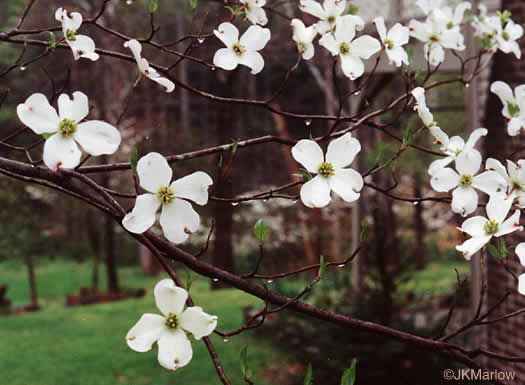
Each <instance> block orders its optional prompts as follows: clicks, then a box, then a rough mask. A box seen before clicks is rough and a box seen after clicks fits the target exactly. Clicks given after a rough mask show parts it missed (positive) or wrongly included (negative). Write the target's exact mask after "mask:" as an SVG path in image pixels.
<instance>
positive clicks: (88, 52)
mask: <svg viewBox="0 0 525 385" xmlns="http://www.w3.org/2000/svg"><path fill="white" fill-rule="evenodd" d="M55 19H56V20H57V21H59V22H60V23H61V24H62V32H63V33H64V39H65V40H66V43H67V44H68V45H69V47H70V48H71V51H73V57H74V58H75V60H78V59H80V58H81V57H85V58H87V59H91V60H93V61H95V60H98V58H99V55H98V54H97V53H96V52H95V42H94V41H93V40H92V39H91V38H90V37H88V36H84V35H77V30H78V29H79V28H80V26H81V25H82V15H81V14H80V13H78V12H71V17H69V16H68V14H67V11H66V10H65V9H63V8H58V9H57V10H56V12H55Z"/></svg>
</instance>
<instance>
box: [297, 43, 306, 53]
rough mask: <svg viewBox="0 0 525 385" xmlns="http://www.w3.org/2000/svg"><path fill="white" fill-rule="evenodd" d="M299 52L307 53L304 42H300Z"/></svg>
mask: <svg viewBox="0 0 525 385" xmlns="http://www.w3.org/2000/svg"><path fill="white" fill-rule="evenodd" d="M297 50H298V51H299V52H304V51H306V44H304V43H303V42H302V41H298V42H297Z"/></svg>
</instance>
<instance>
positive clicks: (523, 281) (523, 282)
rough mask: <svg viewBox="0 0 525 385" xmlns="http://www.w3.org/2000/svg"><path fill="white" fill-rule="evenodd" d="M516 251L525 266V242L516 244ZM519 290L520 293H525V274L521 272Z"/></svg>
mask: <svg viewBox="0 0 525 385" xmlns="http://www.w3.org/2000/svg"><path fill="white" fill-rule="evenodd" d="M514 251H515V252H516V255H517V256H518V258H519V259H520V263H521V265H522V266H523V267H525V243H524V242H521V243H520V244H518V246H516V249H515V250H514ZM518 292H519V293H520V294H523V295H525V274H521V275H520V276H519V277H518Z"/></svg>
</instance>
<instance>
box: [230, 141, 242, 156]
mask: <svg viewBox="0 0 525 385" xmlns="http://www.w3.org/2000/svg"><path fill="white" fill-rule="evenodd" d="M240 141H241V139H235V138H232V154H235V153H236V152H237V147H238V146H239V142H240Z"/></svg>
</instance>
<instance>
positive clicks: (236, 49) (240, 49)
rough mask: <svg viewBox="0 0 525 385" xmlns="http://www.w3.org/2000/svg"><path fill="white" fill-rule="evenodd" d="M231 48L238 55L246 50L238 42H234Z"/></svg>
mask: <svg viewBox="0 0 525 385" xmlns="http://www.w3.org/2000/svg"><path fill="white" fill-rule="evenodd" d="M232 49H233V52H235V53H236V54H237V55H239V56H241V55H242V54H243V53H245V52H246V48H245V47H244V46H243V45H242V44H241V43H240V42H237V43H235V44H234V45H233V47H232Z"/></svg>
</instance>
